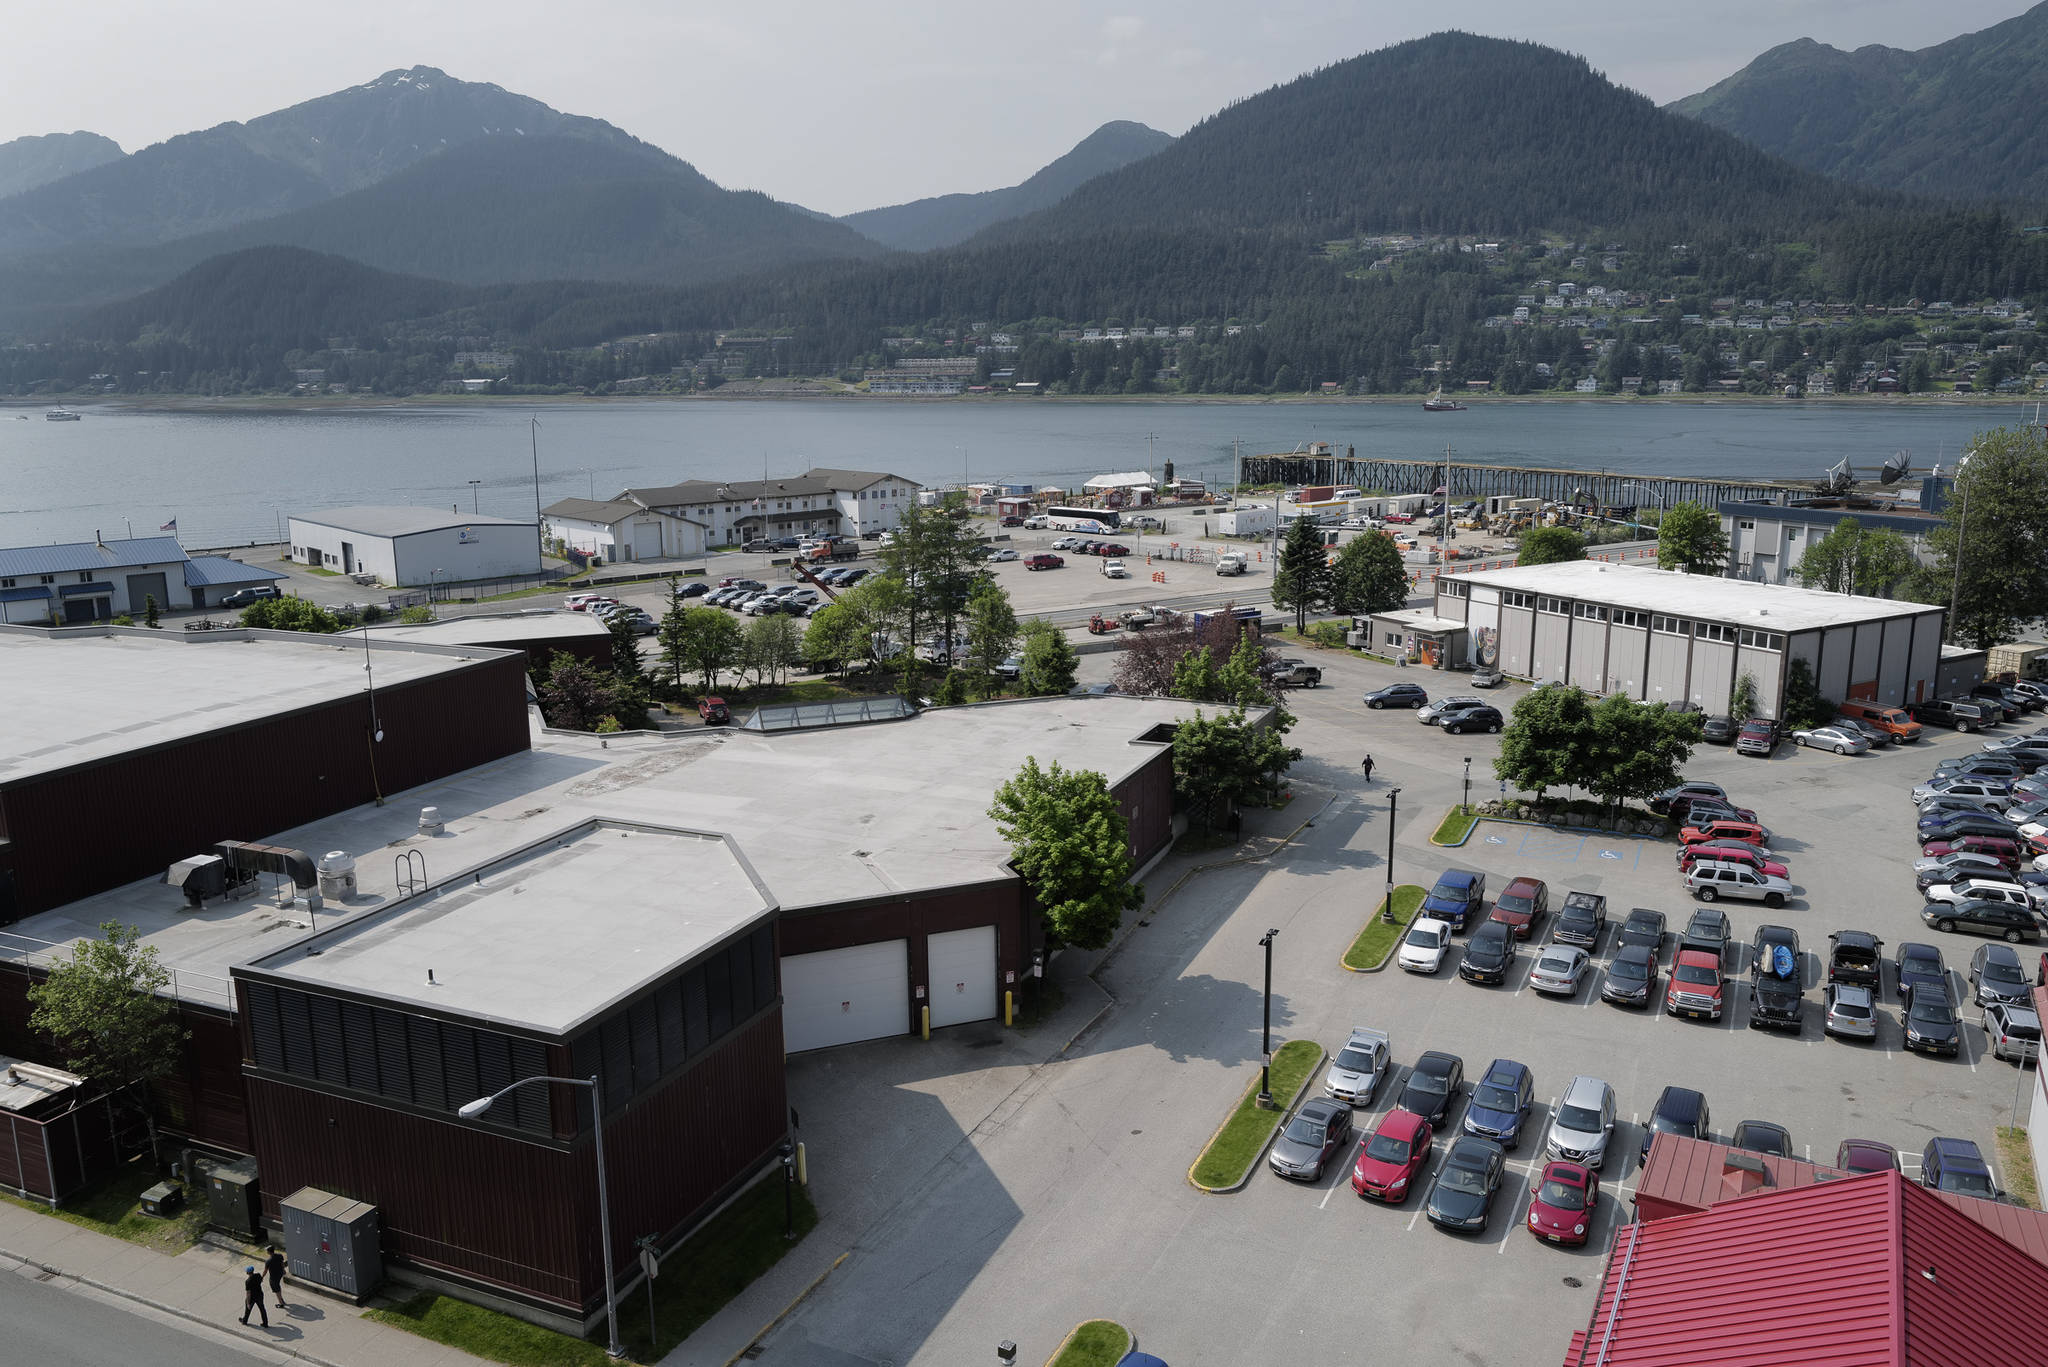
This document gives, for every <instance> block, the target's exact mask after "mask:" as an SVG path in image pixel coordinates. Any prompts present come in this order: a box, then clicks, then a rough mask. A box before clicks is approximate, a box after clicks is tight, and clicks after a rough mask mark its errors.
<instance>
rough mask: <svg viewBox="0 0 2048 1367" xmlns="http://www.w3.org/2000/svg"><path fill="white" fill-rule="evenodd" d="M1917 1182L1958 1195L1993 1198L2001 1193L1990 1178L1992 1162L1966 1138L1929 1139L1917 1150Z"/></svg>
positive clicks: (1995, 1198) (1994, 1199)
mask: <svg viewBox="0 0 2048 1367" xmlns="http://www.w3.org/2000/svg"><path fill="white" fill-rule="evenodd" d="M1920 1185H1921V1186H1923V1187H1931V1188H1933V1189H1934V1190H1935V1191H1949V1192H1954V1193H1956V1194H1957V1195H1959V1196H1979V1197H1982V1198H1984V1199H1985V1200H1987V1201H1996V1200H1997V1199H1998V1198H1999V1197H2000V1196H2001V1195H2002V1194H2003V1193H2001V1192H2000V1191H1999V1190H1998V1185H1997V1184H1996V1183H1995V1182H1993V1181H1992V1180H1991V1165H1990V1164H1989V1163H1986V1162H1985V1161H1984V1154H1983V1153H1982V1151H1981V1150H1979V1149H1978V1148H1977V1146H1976V1145H1975V1144H1973V1143H1971V1142H1970V1141H1969V1140H1967V1139H1930V1140H1928V1141H1927V1147H1926V1148H1925V1149H1923V1150H1922V1151H1921V1153H1920Z"/></svg>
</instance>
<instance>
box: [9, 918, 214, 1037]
mask: <svg viewBox="0 0 2048 1367" xmlns="http://www.w3.org/2000/svg"><path fill="white" fill-rule="evenodd" d="M70 961H71V945H70V944H58V943H56V942H55V941H52V940H38V939H36V938H35V937H34V936H30V935H16V934H13V933H12V932H7V931H0V968H8V967H13V968H18V969H20V970H21V972H22V973H23V974H24V975H25V976H33V973H34V970H36V969H42V970H43V971H44V972H45V973H47V972H48V971H49V970H50V969H51V968H53V967H55V966H56V965H58V964H61V963H69V962H70ZM164 971H165V972H166V973H168V974H169V975H170V982H169V983H168V984H167V985H166V990H165V992H164V994H163V995H165V996H167V997H170V998H172V999H173V1000H175V1001H181V1002H192V1003H194V1004H196V1005H200V1006H210V1007H215V1008H218V1009H221V1010H225V1011H226V1012H227V1013H228V1014H229V1015H230V1016H232V1015H234V1014H235V985H234V982H233V980H232V979H229V978H223V977H221V976H220V975H218V974H215V973H198V972H194V971H192V970H190V969H183V970H180V969H175V968H167V969H165V970H164Z"/></svg>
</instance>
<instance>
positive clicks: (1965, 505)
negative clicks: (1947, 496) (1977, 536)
mask: <svg viewBox="0 0 2048 1367" xmlns="http://www.w3.org/2000/svg"><path fill="white" fill-rule="evenodd" d="M1971 455H1975V452H1972V453H1971ZM1970 459H1971V457H1970V456H1964V457H1963V458H1962V459H1961V460H1959V461H1957V462H1956V473H1955V485H1956V497H1957V499H1958V500H1959V501H1960V502H1961V504H1962V507H1961V510H1960V512H1958V514H1957V516H1956V554H1955V561H1956V563H1955V564H1954V565H1953V566H1952V567H1951V572H1950V577H1949V585H1948V638H1949V639H1950V640H1951V641H1953V640H1954V639H1955V638H1956V607H1957V604H1958V602H1959V600H1960V599H1961V597H1962V592H1963V537H1964V535H1965V534H1966V533H1967V532H1968V531H1969V530H1970V493H1969V491H1968V490H1967V489H1965V488H1964V487H1963V471H1964V470H1965V469H1967V468H1968V467H1969V464H1970Z"/></svg>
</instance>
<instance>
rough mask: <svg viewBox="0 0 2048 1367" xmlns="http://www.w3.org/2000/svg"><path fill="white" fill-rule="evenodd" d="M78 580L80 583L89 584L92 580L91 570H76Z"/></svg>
mask: <svg viewBox="0 0 2048 1367" xmlns="http://www.w3.org/2000/svg"><path fill="white" fill-rule="evenodd" d="M78 582H79V583H81V584H90V583H91V582H92V571H91V570H80V571H79V572H78Z"/></svg>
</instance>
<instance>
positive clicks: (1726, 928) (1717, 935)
mask: <svg viewBox="0 0 2048 1367" xmlns="http://www.w3.org/2000/svg"><path fill="white" fill-rule="evenodd" d="M1734 938H1735V929H1734V927H1733V926H1731V925H1729V924H1728V913H1727V912H1725V911H1722V910H1721V909H1720V908H1719V907H1700V908H1699V909H1698V910H1696V911H1694V912H1693V914H1692V917H1691V919H1689V920H1688V921H1686V923H1685V930H1684V931H1683V932H1682V933H1681V934H1680V935H1679V937H1678V947H1679V948H1680V949H1702V950H1705V951H1706V952H1707V953H1709V954H1711V955H1713V956H1714V958H1715V959H1716V960H1717V961H1718V960H1723V959H1726V958H1727V957H1728V942H1729V941H1730V940H1732V939H1734Z"/></svg>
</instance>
